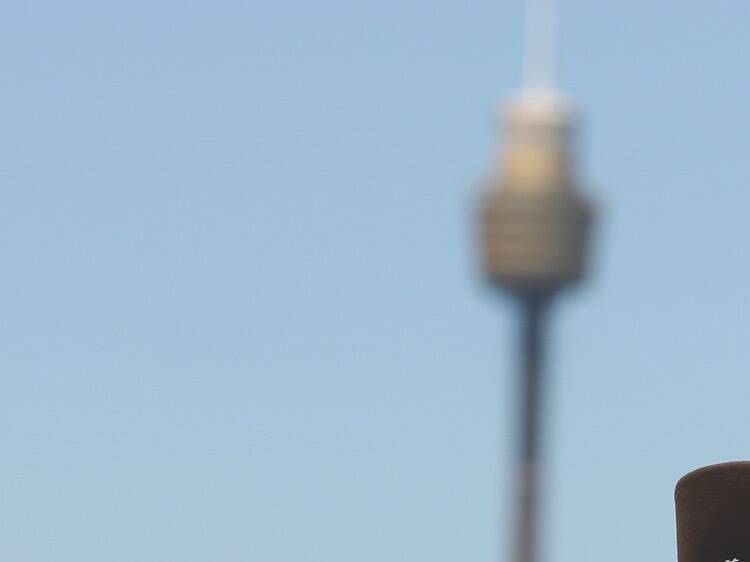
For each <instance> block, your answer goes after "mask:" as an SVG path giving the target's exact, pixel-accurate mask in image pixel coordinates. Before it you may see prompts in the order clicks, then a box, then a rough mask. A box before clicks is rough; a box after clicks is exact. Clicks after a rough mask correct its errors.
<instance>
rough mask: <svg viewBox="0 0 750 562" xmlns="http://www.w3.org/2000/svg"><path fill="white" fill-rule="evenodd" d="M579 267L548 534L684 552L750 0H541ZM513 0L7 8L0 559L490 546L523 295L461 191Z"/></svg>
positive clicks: (616, 551) (511, 83)
mask: <svg viewBox="0 0 750 562" xmlns="http://www.w3.org/2000/svg"><path fill="white" fill-rule="evenodd" d="M561 15H562V24H561V42H562V55H561V59H562V60H561V86H562V88H563V89H564V91H565V92H566V93H567V94H568V95H569V96H570V98H571V99H573V100H574V101H575V102H576V104H577V106H578V107H579V109H580V111H581V114H582V117H583V128H582V130H581V136H580V146H579V154H580V160H579V163H580V172H581V177H582V178H584V180H585V184H586V189H587V193H589V194H590V195H591V196H592V197H593V198H594V199H595V200H596V201H597V207H598V209H599V221H598V224H597V229H596V241H595V247H594V252H593V263H592V272H591V275H590V278H589V280H588V281H587V283H586V284H585V286H584V287H582V288H580V289H579V290H577V291H575V292H574V293H573V294H570V295H569V296H568V297H566V298H565V299H563V300H561V301H560V302H559V304H558V305H557V306H556V307H555V311H554V318H553V322H552V326H551V331H552V341H551V344H552V349H551V352H550V355H551V357H550V365H549V367H550V373H549V381H550V388H549V394H548V402H547V408H546V422H547V428H548V429H549V434H548V440H547V444H548V448H547V451H546V459H547V461H548V465H547V471H546V474H545V491H546V500H547V503H546V509H545V547H544V548H545V552H546V553H547V557H546V559H549V560H555V561H558V562H578V561H580V560H592V559H605V558H606V559H607V560H608V561H613V562H618V561H622V562H625V561H630V560H634V559H640V558H644V557H646V558H649V559H652V560H670V559H674V558H675V556H676V554H675V553H676V549H675V540H674V532H675V531H674V507H673V499H672V493H673V487H674V484H675V482H676V481H677V479H678V478H679V477H680V476H682V475H683V474H685V473H686V472H688V471H690V470H692V469H694V468H696V467H698V466H702V465H706V464H710V463H714V462H719V461H725V460H732V459H747V458H748V457H750V448H749V447H750V446H749V445H748V440H747V430H748V424H749V423H750V422H749V421H748V419H749V418H748V408H747V400H748V396H749V395H750V381H748V372H749V371H750V369H749V365H750V346H748V338H750V320H748V299H749V297H750V260H749V259H748V257H747V251H746V250H747V248H748V246H749V245H750V231H749V229H748V220H747V210H748V209H749V208H750V158H748V156H747V155H748V146H749V142H750V140H749V139H748V131H749V130H750V111H749V110H748V103H747V100H748V92H750V73H748V72H747V71H746V67H747V64H746V58H747V56H746V54H747V52H748V49H750V38H749V37H748V34H747V21H748V18H749V17H750V5H749V4H748V3H747V2H742V1H740V0H728V1H726V2H722V3H721V4H720V5H716V4H709V3H707V2H684V1H683V2H677V1H676V0H665V1H662V2H653V1H645V0H631V1H629V2H601V1H594V0H569V1H568V0H562V2H561ZM522 27H523V6H522V3H521V1H520V0H519V1H515V0H514V1H510V0H503V1H498V0H495V1H488V0H478V1H476V2H472V3H469V4H467V3H466V2H459V1H456V0H450V1H449V0H432V1H431V2H426V1H422V0H399V1H395V0H378V1H377V2H376V1H374V0H360V1H359V2H344V1H342V0H319V1H317V2H301V1H284V0H279V1H277V2H265V3H261V2H255V1H249V2H248V1H245V2H242V1H239V0H234V1H232V0H212V1H210V2H209V1H188V0H185V1H177V0H149V1H144V0H131V1H129V2H120V1H110V2H101V1H93V0H88V1H86V0H68V1H67V2H57V1H52V0H35V1H26V2H20V1H14V0H9V1H7V2H4V3H3V6H2V8H1V9H0V69H2V72H1V73H0V76H1V78H0V80H1V82H0V193H2V198H1V199H0V260H1V264H0V318H1V319H2V320H1V321H0V372H2V375H3V379H2V380H3V390H2V392H0V448H2V451H3V462H2V463H0V559H3V560H13V561H14V562H46V561H55V562H68V561H70V562H99V561H101V560H107V561H108V562H170V561H174V562H199V561H200V562H240V561H249V562H292V561H305V562H345V561H346V562H351V561H356V562H383V561H385V560H388V561H391V562H398V561H410V562H412V561H422V560H429V561H430V562H448V561H458V560H461V561H469V560H471V561H472V562H489V561H494V560H498V559H503V558H502V557H501V558H499V556H500V553H502V552H506V550H505V549H506V547H507V546H508V541H507V538H508V536H507V533H506V532H505V523H506V521H507V519H508V509H507V508H508V502H509V500H510V496H509V483H510V478H511V472H510V470H509V468H510V460H511V451H512V447H513V429H514V424H513V420H514V417H513V414H514V402H513V390H514V380H515V379H514V374H515V370H514V369H515V363H514V359H515V356H514V349H515V343H516V342H515V339H514V328H515V320H516V318H515V315H514V312H515V311H514V309H513V307H512V305H511V303H509V302H508V301H507V300H505V299H503V298H502V297H501V296H499V295H497V294H495V293H494V292H493V291H491V290H490V289H489V288H488V287H486V286H485V285H484V284H483V283H482V280H481V276H480V275H479V268H478V263H477V256H476V244H475V242H476V228H475V227H476V225H475V221H474V219H475V216H476V210H477V196H478V193H479V187H480V185H481V182H482V179H483V178H484V177H486V174H487V173H488V171H489V169H490V166H491V163H492V158H493V154H494V152H495V151H496V149H497V147H498V142H499V138H498V124H497V121H496V118H495V117H496V110H497V107H498V106H499V105H500V104H501V103H502V101H503V100H504V99H506V98H507V96H508V95H509V94H510V93H511V92H512V91H513V90H514V89H515V88H516V87H517V86H518V84H519V82H520V74H521V68H520V62H521V45H522V37H521V30H522Z"/></svg>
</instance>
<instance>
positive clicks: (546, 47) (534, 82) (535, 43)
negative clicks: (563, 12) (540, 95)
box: [523, 0, 559, 92]
mask: <svg viewBox="0 0 750 562" xmlns="http://www.w3.org/2000/svg"><path fill="white" fill-rule="evenodd" d="M558 22H559V6H558V0H526V24H525V26H526V28H525V33H524V55H523V57H524V58H523V89H524V90H525V91H529V90H531V91H543V92H547V91H554V90H555V89H556V88H557V66H558V59H559V53H558V35H559V33H558V28H559V23H558Z"/></svg>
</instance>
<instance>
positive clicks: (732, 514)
mask: <svg viewBox="0 0 750 562" xmlns="http://www.w3.org/2000/svg"><path fill="white" fill-rule="evenodd" d="M675 503H676V508H677V558H678V560H679V562H725V561H728V562H733V561H735V562H750V462H728V463H724V464H715V465H712V466H706V467H704V468H699V469H698V470H695V471H693V472H691V473H689V474H687V475H686V476H684V477H682V478H681V479H680V481H679V482H678V483H677V487H676V488H675Z"/></svg>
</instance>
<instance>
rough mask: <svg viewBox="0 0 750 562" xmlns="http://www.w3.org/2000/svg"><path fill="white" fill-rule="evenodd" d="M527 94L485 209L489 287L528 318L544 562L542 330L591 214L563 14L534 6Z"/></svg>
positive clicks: (512, 115)
mask: <svg viewBox="0 0 750 562" xmlns="http://www.w3.org/2000/svg"><path fill="white" fill-rule="evenodd" d="M527 9H528V13H527V31H526V35H527V44H526V61H525V86H524V88H523V89H522V90H521V92H520V93H519V94H518V95H516V96H514V97H513V98H512V99H511V101H510V103H509V104H508V106H507V108H506V110H505V116H504V140H505V143H504V148H503V150H502V152H501V154H500V157H499V159H498V165H497V166H496V170H494V172H493V174H492V175H491V177H490V181H489V182H488V185H487V187H486V189H485V193H484V196H483V199H482V209H481V211H482V212H481V231H482V238H481V241H482V257H483V264H484V269H485V272H486V275H487V277H488V279H489V281H490V282H491V283H492V284H493V285H494V286H496V287H499V288H501V289H502V290H504V291H505V292H507V293H508V294H509V295H510V296H511V297H512V298H514V299H515V300H516V301H517V302H518V304H519V309H520V314H521V354H520V371H521V373H520V374H521V381H520V382H521V397H520V398H521V399H520V436H519V451H518V474H517V494H518V506H517V521H516V529H515V536H516V552H515V560H516V562H535V560H536V544H537V541H536V534H537V532H536V527H537V525H536V519H537V518H536V512H537V476H538V473H539V469H538V466H539V454H538V453H539V451H538V450H539V437H540V414H541V411H540V410H541V409H540V393H541V386H542V382H543V377H542V371H543V364H542V363H543V347H544V345H543V344H544V328H545V322H546V317H547V311H548V308H549V304H550V302H551V301H552V299H553V298H554V297H555V296H556V295H557V294H559V293H560V291H561V289H563V288H565V287H567V286H569V285H571V284H574V283H575V282H577V281H578V280H580V279H581V278H582V277H583V275H584V274H585V270H586V256H587V246H588V234H589V224H590V222H591V214H592V213H591V210H590V207H589V205H588V204H587V203H586V201H585V199H584V198H583V196H582V195H581V193H580V190H579V186H578V180H577V178H576V174H575V171H576V170H575V166H574V164H575V162H574V151H573V141H574V138H573V137H574V132H575V124H576V123H575V114H574V112H573V109H572V108H571V106H570V104H569V103H568V102H567V101H565V100H564V99H563V97H562V96H561V95H560V94H559V93H558V92H557V91H556V90H555V88H554V74H555V58H556V49H555V43H556V19H557V18H556V5H555V4H554V1H553V0H528V5H527Z"/></svg>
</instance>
